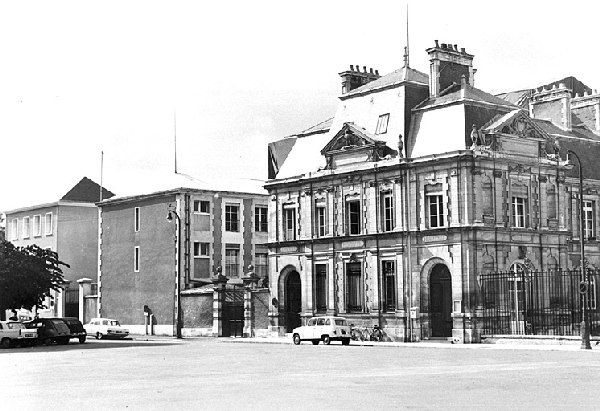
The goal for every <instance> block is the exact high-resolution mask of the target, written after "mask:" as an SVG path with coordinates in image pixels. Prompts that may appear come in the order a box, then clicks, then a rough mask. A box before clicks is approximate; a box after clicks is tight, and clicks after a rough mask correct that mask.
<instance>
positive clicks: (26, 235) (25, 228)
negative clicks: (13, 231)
mask: <svg viewBox="0 0 600 411" xmlns="http://www.w3.org/2000/svg"><path fill="white" fill-rule="evenodd" d="M30 233H31V228H30V226H29V217H23V238H29V235H30Z"/></svg>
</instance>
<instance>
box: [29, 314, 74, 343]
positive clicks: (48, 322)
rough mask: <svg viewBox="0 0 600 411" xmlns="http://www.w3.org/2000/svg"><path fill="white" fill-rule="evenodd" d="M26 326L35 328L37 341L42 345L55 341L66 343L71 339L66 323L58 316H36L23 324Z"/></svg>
mask: <svg viewBox="0 0 600 411" xmlns="http://www.w3.org/2000/svg"><path fill="white" fill-rule="evenodd" d="M25 326H26V327H27V328H36V329H37V334H38V341H39V342H40V343H42V344H44V345H49V344H51V343H57V344H62V345H66V344H68V343H69V339H71V331H70V330H69V327H68V325H67V323H65V321H64V320H62V319H60V318H36V319H35V320H32V321H30V322H28V323H26V324H25Z"/></svg>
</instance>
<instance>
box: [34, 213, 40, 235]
mask: <svg viewBox="0 0 600 411" xmlns="http://www.w3.org/2000/svg"><path fill="white" fill-rule="evenodd" d="M36 220H37V224H36ZM36 226H37V228H36ZM32 235H33V237H41V236H42V215H41V214H36V215H34V216H33V232H32Z"/></svg>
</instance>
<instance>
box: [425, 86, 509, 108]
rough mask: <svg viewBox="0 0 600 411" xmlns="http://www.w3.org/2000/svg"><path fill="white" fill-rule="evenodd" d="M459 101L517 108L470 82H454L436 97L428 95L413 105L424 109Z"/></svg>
mask: <svg viewBox="0 0 600 411" xmlns="http://www.w3.org/2000/svg"><path fill="white" fill-rule="evenodd" d="M461 101H462V102H464V101H469V102H476V103H482V104H489V105H495V106H502V107H506V108H511V109H515V108H517V106H515V105H514V104H512V103H510V102H508V101H506V100H504V99H501V98H499V97H496V96H494V95H492V94H490V93H486V92H485V91H483V90H480V89H478V88H475V87H473V86H471V85H470V84H464V85H460V84H456V83H454V84H453V85H451V86H450V87H447V88H446V89H445V90H443V91H442V92H441V93H440V95H439V96H438V97H430V98H429V99H427V100H425V101H424V102H422V103H421V104H419V105H418V106H417V107H415V110H426V109H428V108H432V107H436V106H440V105H444V104H451V103H455V102H461Z"/></svg>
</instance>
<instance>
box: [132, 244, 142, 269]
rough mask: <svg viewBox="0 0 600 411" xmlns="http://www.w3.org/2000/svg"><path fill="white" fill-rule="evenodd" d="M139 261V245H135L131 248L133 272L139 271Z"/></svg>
mask: <svg viewBox="0 0 600 411" xmlns="http://www.w3.org/2000/svg"><path fill="white" fill-rule="evenodd" d="M140 263H141V254H140V246H139V245H136V246H135V247H134V248H133V272H134V273H139V272H140V265H141V264H140Z"/></svg>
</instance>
